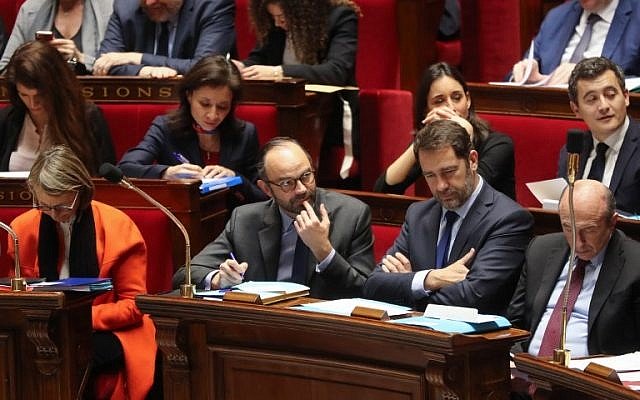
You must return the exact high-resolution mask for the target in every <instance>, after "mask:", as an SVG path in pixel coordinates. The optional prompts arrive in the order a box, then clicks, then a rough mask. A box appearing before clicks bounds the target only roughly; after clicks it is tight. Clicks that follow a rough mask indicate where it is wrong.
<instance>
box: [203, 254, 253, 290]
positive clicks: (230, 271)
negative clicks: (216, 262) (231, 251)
mask: <svg viewBox="0 0 640 400" xmlns="http://www.w3.org/2000/svg"><path fill="white" fill-rule="evenodd" d="M248 267H249V264H247V263H246V262H243V263H238V262H237V261H235V260H231V259H227V260H225V261H224V262H223V263H222V264H220V272H218V273H217V274H215V276H214V277H213V279H212V280H211V289H226V288H229V287H231V286H234V285H238V284H240V283H242V280H243V279H244V273H245V271H246V270H247V268H248Z"/></svg>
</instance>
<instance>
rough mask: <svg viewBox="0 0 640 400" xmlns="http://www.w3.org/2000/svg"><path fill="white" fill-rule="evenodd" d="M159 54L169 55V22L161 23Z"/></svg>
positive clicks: (157, 51)
mask: <svg viewBox="0 0 640 400" xmlns="http://www.w3.org/2000/svg"><path fill="white" fill-rule="evenodd" d="M156 55H157V56H168V55H169V23H168V22H163V23H161V24H160V34H159V35H158V46H157V47H156Z"/></svg>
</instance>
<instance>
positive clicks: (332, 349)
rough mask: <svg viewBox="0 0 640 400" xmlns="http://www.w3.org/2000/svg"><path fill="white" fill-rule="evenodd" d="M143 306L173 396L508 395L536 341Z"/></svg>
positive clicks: (268, 311) (192, 303)
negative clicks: (513, 351) (516, 369)
mask: <svg viewBox="0 0 640 400" xmlns="http://www.w3.org/2000/svg"><path fill="white" fill-rule="evenodd" d="M136 304H137V305H138V307H139V308H140V310H141V311H142V312H144V313H148V314H150V315H151V317H152V319H153V320H154V322H155V324H156V329H157V333H156V338H157V340H158V344H159V346H160V348H161V349H162V351H163V354H164V364H163V368H164V374H165V375H164V376H165V393H164V394H165V399H190V398H198V399H223V398H224V399H247V398H258V397H261V398H267V399H279V400H281V399H285V400H286V399H301V398H314V399H327V400H328V399H332V400H333V399H339V400H340V399H352V398H367V399H374V400H375V399H392V400H394V399H401V398H402V399H434V398H450V397H446V396H451V395H454V394H455V395H456V396H458V397H459V398H460V399H489V398H491V399H508V390H509V371H508V352H509V348H510V346H511V345H512V344H513V343H514V342H515V341H519V340H524V339H525V338H527V337H528V332H525V331H521V330H517V329H508V330H501V331H496V332H491V333H486V334H482V335H451V334H446V333H440V332H434V331H429V330H425V329H420V328H416V327H410V326H399V325H395V324H390V323H388V322H380V321H373V320H366V319H361V318H357V317H341V316H335V315H328V314H317V313H308V312H304V311H299V310H292V309H288V308H284V307H282V306H256V305H246V304H239V303H229V302H217V301H208V300H198V299H193V300H192V299H182V298H177V297H167V296H138V297H137V298H136ZM196 382H197V384H195V383H196ZM247 382H251V384H247Z"/></svg>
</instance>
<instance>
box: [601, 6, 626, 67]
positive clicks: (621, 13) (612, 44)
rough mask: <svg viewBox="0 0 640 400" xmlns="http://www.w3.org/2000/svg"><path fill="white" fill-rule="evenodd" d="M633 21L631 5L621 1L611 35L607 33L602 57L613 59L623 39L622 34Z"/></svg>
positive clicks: (610, 30)
mask: <svg viewBox="0 0 640 400" xmlns="http://www.w3.org/2000/svg"><path fill="white" fill-rule="evenodd" d="M630 19H631V4H629V2H628V1H626V0H620V4H618V8H617V9H616V12H615V14H614V16H613V20H612V21H611V27H610V28H609V33H607V39H606V40H605V41H604V47H603V48H602V56H603V57H607V58H611V56H612V55H613V53H614V52H615V50H616V48H618V44H619V43H620V40H621V39H622V34H623V33H624V31H625V30H626V29H627V24H628V23H629V20H630Z"/></svg>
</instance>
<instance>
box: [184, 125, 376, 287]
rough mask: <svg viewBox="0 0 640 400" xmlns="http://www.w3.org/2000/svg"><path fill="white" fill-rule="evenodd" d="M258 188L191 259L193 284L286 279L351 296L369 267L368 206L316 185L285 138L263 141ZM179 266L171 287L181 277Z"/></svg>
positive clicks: (303, 157) (300, 152) (304, 157)
mask: <svg viewBox="0 0 640 400" xmlns="http://www.w3.org/2000/svg"><path fill="white" fill-rule="evenodd" d="M258 174H259V177H260V178H259V180H258V186H260V188H261V189H262V190H263V191H264V192H265V193H266V194H267V195H268V196H269V197H271V200H268V201H263V202H260V203H254V204H248V205H243V206H240V207H238V208H236V209H235V210H234V211H233V213H232V214H231V218H230V219H229V222H227V225H226V227H225V229H224V231H223V232H222V233H221V234H220V236H218V238H217V239H216V240H214V241H213V242H211V243H210V244H209V245H207V246H206V247H205V248H204V249H203V250H202V251H201V252H200V253H199V254H198V255H196V256H195V257H194V258H193V260H192V262H191V267H192V271H191V276H192V281H193V283H194V284H196V286H197V287H198V288H199V289H209V288H211V289H219V288H228V287H230V286H233V285H236V284H239V283H241V282H242V281H243V280H245V281H276V280H278V281H293V282H297V283H302V284H304V285H307V286H309V287H310V288H311V290H310V295H311V296H312V297H317V298H322V299H335V298H345V297H359V296H361V295H362V286H363V285H364V282H365V280H366V278H367V276H368V275H369V273H370V272H371V270H372V269H373V266H374V261H373V237H372V234H371V212H370V211H369V207H368V206H367V205H366V204H364V203H362V202H361V201H359V200H357V199H354V198H352V197H349V196H346V195H343V194H339V193H335V192H330V191H328V190H324V189H319V188H316V184H315V175H314V174H315V171H314V170H313V167H312V163H311V157H310V156H309V154H308V153H307V152H306V151H305V150H304V149H303V148H302V147H301V146H300V145H299V144H298V143H297V142H296V141H295V140H294V139H291V138H284V137H277V138H274V139H272V140H271V141H269V142H268V143H267V144H265V146H264V148H263V150H262V157H261V163H260V164H259V166H258ZM184 278H185V271H184V267H183V268H181V269H180V270H178V271H177V272H176V274H175V275H174V279H173V284H174V286H178V285H180V284H181V283H183V282H184Z"/></svg>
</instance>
